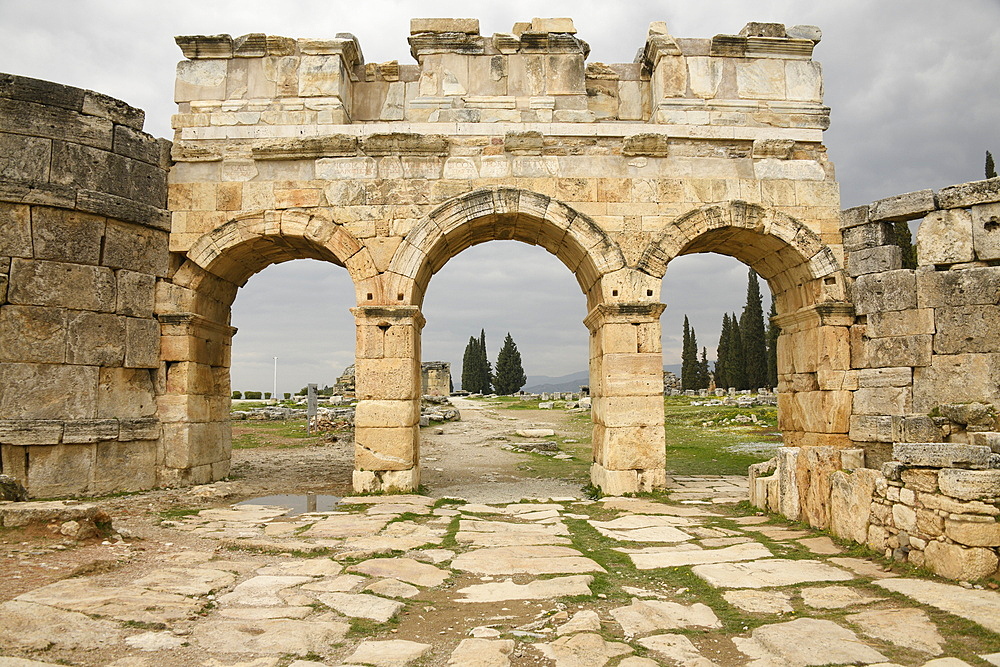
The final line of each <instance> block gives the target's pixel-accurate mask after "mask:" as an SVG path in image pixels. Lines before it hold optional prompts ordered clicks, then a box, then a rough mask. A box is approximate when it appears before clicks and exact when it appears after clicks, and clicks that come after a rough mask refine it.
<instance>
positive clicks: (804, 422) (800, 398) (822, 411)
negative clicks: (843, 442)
mask: <svg viewBox="0 0 1000 667" xmlns="http://www.w3.org/2000/svg"><path fill="white" fill-rule="evenodd" d="M851 395H852V392H849V391H804V392H797V393H795V394H794V396H793V400H794V402H795V404H796V407H797V411H798V416H799V419H798V420H797V424H798V425H799V428H801V429H803V430H805V431H809V432H813V433H847V432H848V431H849V430H850V417H851ZM859 414H870V413H859Z"/></svg>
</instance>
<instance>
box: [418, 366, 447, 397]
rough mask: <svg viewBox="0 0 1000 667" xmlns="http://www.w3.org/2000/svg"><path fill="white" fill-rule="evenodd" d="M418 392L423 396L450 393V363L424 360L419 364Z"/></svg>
mask: <svg viewBox="0 0 1000 667" xmlns="http://www.w3.org/2000/svg"><path fill="white" fill-rule="evenodd" d="M420 387H421V389H420V393H421V394H422V395H424V396H450V395H451V363H449V362H447V361H424V362H421V364H420Z"/></svg>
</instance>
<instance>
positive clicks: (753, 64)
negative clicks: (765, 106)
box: [736, 58, 786, 100]
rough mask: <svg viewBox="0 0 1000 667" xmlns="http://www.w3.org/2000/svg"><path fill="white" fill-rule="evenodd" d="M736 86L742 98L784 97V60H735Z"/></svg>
mask: <svg viewBox="0 0 1000 667" xmlns="http://www.w3.org/2000/svg"><path fill="white" fill-rule="evenodd" d="M736 87H737V90H738V96H739V97H740V98H742V99H753V100H783V99H785V95H786V90H785V61H783V60H777V59H774V60H772V59H767V58H761V59H756V60H745V61H736Z"/></svg>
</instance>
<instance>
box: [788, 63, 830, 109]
mask: <svg viewBox="0 0 1000 667" xmlns="http://www.w3.org/2000/svg"><path fill="white" fill-rule="evenodd" d="M785 97H786V99H789V100H793V101H797V102H817V103H819V102H822V101H823V71H822V68H821V66H820V64H819V63H818V62H814V61H812V60H786V61H785Z"/></svg>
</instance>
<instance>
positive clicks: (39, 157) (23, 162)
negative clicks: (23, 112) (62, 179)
mask: <svg viewBox="0 0 1000 667" xmlns="http://www.w3.org/2000/svg"><path fill="white" fill-rule="evenodd" d="M0 155H17V156H18V159H16V160H5V161H4V167H3V173H4V179H5V180H11V181H27V182H38V183H46V182H48V180H49V165H50V164H51V161H52V140H51V139H46V138H42V137H26V136H22V135H20V134H9V133H7V132H0Z"/></svg>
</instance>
